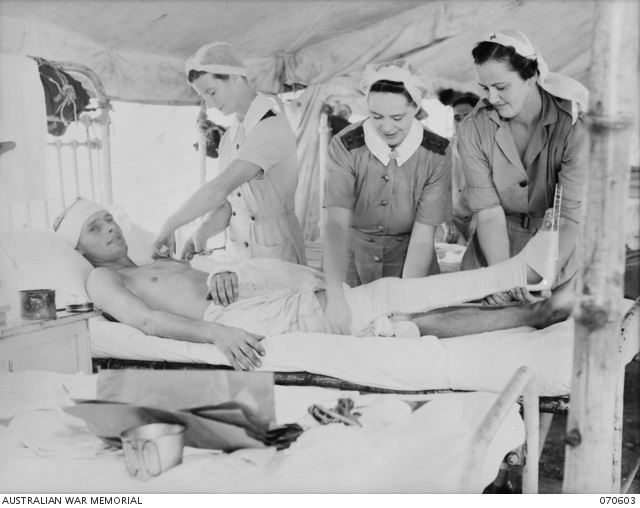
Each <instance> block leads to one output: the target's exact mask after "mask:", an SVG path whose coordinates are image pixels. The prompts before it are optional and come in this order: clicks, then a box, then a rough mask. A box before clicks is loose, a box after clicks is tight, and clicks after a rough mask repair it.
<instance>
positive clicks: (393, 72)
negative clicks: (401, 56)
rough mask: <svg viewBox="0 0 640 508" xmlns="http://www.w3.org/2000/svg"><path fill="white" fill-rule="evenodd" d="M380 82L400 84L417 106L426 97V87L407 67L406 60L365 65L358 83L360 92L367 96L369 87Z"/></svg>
mask: <svg viewBox="0 0 640 508" xmlns="http://www.w3.org/2000/svg"><path fill="white" fill-rule="evenodd" d="M382 80H387V81H395V82H396V83H402V84H403V85H404V87H405V88H406V89H407V92H409V95H410V96H411V99H413V102H415V103H416V104H417V105H418V106H420V104H422V99H424V97H425V96H426V95H427V85H426V84H425V82H424V81H423V80H422V77H421V76H420V74H418V71H416V70H415V69H414V68H413V67H412V66H411V65H409V63H408V62H407V61H406V60H394V61H393V62H386V63H380V64H371V65H367V67H366V68H365V70H364V73H363V74H362V80H361V81H360V90H362V92H363V93H364V94H365V95H369V90H370V89H371V85H373V84H374V83H375V82H376V81H382Z"/></svg>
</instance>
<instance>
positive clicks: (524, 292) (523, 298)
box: [510, 288, 551, 303]
mask: <svg viewBox="0 0 640 508" xmlns="http://www.w3.org/2000/svg"><path fill="white" fill-rule="evenodd" d="M510 293H511V294H512V295H513V298H514V299H515V300H518V301H520V302H527V303H535V302H540V301H542V300H546V299H547V298H549V297H550V296H551V290H549V289H543V290H542V291H537V292H536V293H537V294H535V295H534V294H531V293H530V292H529V290H528V289H527V288H515V289H513V290H511V291H510Z"/></svg>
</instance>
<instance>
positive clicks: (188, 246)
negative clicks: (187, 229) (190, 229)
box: [180, 228, 209, 261]
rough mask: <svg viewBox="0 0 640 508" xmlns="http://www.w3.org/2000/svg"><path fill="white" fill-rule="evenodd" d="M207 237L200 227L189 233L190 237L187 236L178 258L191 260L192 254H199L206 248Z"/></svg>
mask: <svg viewBox="0 0 640 508" xmlns="http://www.w3.org/2000/svg"><path fill="white" fill-rule="evenodd" d="M208 239H209V237H208V236H207V235H206V233H205V232H204V231H203V230H202V228H198V229H196V230H195V231H194V233H193V234H192V235H191V238H189V239H188V240H187V241H186V243H185V244H184V247H183V248H182V254H180V259H186V260H188V261H191V259H193V256H195V255H196V254H200V253H201V252H203V251H204V250H206V248H207V240H208Z"/></svg>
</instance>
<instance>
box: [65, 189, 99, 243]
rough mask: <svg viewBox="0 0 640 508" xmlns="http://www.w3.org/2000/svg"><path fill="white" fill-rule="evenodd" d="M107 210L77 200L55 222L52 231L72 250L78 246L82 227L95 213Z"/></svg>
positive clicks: (93, 203)
mask: <svg viewBox="0 0 640 508" xmlns="http://www.w3.org/2000/svg"><path fill="white" fill-rule="evenodd" d="M106 211H107V209H106V208H105V207H104V206H102V205H99V204H98V203H96V202H95V201H91V200H89V199H84V198H78V199H77V200H76V201H74V202H73V203H72V204H71V206H69V207H68V208H67V209H66V210H65V211H64V212H62V214H61V215H60V216H58V218H57V219H56V220H55V222H54V225H53V229H54V230H55V231H56V233H58V234H59V235H60V236H61V237H62V238H63V239H64V241H65V242H67V243H68V244H69V245H70V246H71V247H73V248H74V249H75V248H76V247H77V246H78V241H79V240H80V234H81V233H82V226H84V223H85V222H87V221H88V220H89V219H90V218H91V216H92V215H93V214H95V213H96V212H106Z"/></svg>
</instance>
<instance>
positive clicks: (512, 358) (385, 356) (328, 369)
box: [90, 300, 640, 397]
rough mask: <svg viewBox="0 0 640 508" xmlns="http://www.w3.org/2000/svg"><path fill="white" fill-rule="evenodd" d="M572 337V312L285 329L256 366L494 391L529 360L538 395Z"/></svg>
mask: <svg viewBox="0 0 640 508" xmlns="http://www.w3.org/2000/svg"><path fill="white" fill-rule="evenodd" d="M632 303H633V302H631V301H628V300H627V301H626V305H627V306H630V305H631V304H632ZM635 326H636V327H637V326H638V323H637V322H636V323H635ZM90 328H91V344H92V354H93V356H94V357H95V358H119V359H129V360H148V361H169V362H184V363H196V364H198V363H200V364H210V365H228V361H227V360H226V358H225V357H224V355H223V354H222V353H220V351H218V349H217V348H216V347H215V346H213V345H209V344H198V343H192V342H187V341H177V340H171V339H163V338H159V337H153V336H148V335H145V334H143V333H142V332H140V331H138V330H136V329H134V328H132V327H129V326H127V325H122V324H119V323H112V322H109V321H106V320H105V319H103V318H95V319H92V320H91V322H90ZM573 336H574V321H573V319H569V320H567V321H565V322H561V323H557V324H556V325H553V326H550V327H548V328H545V329H542V330H535V329H533V328H530V327H520V328H514V329H510V330H501V331H495V332H486V333H480V334H474V335H466V336H463V337H455V338H450V339H444V340H438V339H437V338H436V337H433V336H425V337H422V338H419V339H402V338H394V337H391V338H389V337H352V336H339V335H330V334H321V333H313V334H311V333H289V334H285V335H279V336H274V337H269V338H266V339H264V340H263V342H262V344H263V345H264V347H265V350H266V351H267V354H266V356H265V357H263V359H262V360H263V365H262V367H261V369H259V370H266V371H273V372H298V371H304V372H309V373H313V374H320V375H325V376H331V377H334V378H338V379H342V380H345V381H349V382H352V383H356V384H361V385H367V386H373V387H379V388H387V389H392V390H409V391H418V390H440V389H452V390H470V391H489V392H498V391H500V390H501V389H502V388H503V387H504V385H505V383H506V382H507V381H508V380H509V378H510V377H511V376H512V375H513V373H514V372H515V371H516V370H517V369H518V368H519V367H521V366H529V367H531V368H532V369H533V371H534V373H535V374H536V378H537V380H538V387H539V392H540V395H541V396H545V397H556V396H562V395H567V394H569V392H570V388H571V373H572V366H573V365H572V364H573ZM628 336H629V338H630V341H631V342H628V343H627V344H626V346H625V351H624V353H623V356H624V361H625V363H627V362H629V361H630V360H631V359H632V358H633V356H634V355H635V354H636V353H637V352H638V351H639V350H640V333H638V331H637V330H636V332H635V333H629V334H628Z"/></svg>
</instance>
